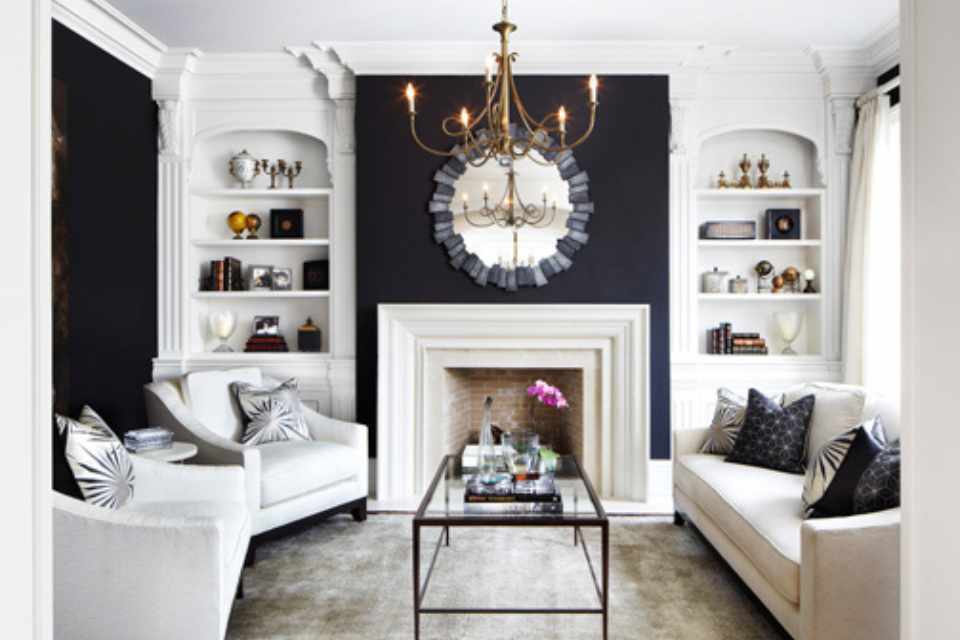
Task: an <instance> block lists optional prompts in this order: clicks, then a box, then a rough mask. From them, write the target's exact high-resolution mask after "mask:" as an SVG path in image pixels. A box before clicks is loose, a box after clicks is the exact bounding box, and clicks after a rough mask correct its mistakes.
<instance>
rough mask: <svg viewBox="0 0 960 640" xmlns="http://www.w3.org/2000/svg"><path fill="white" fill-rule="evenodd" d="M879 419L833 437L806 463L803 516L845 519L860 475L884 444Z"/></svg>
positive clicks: (871, 420) (851, 508) (850, 507)
mask: <svg viewBox="0 0 960 640" xmlns="http://www.w3.org/2000/svg"><path fill="white" fill-rule="evenodd" d="M886 441H887V438H886V434H885V433H884V430H883V425H882V424H881V422H880V418H879V417H877V418H871V419H870V420H867V421H866V422H864V423H863V424H860V425H858V426H856V427H854V428H853V429H848V430H847V431H845V432H843V433H841V434H840V435H838V436H836V437H835V438H833V439H832V440H830V441H829V442H828V443H826V444H825V445H823V447H822V448H821V449H820V451H818V452H817V454H816V455H815V456H814V457H813V459H812V460H811V461H810V468H809V469H807V477H806V479H805V481H804V483H803V506H804V509H805V511H806V515H807V517H808V518H809V517H818V518H827V517H835V516H848V515H851V514H852V513H853V510H854V494H855V491H856V488H857V486H858V483H859V482H860V481H861V479H862V476H863V474H864V472H865V471H866V470H867V469H868V468H869V467H870V466H871V465H872V463H873V461H874V459H875V458H876V457H877V455H878V454H879V453H880V452H882V451H883V448H884V446H885V445H886Z"/></svg>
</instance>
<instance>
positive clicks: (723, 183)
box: [717, 171, 730, 189]
mask: <svg viewBox="0 0 960 640" xmlns="http://www.w3.org/2000/svg"><path fill="white" fill-rule="evenodd" d="M729 186H730V183H729V182H727V174H726V173H724V172H723V171H721V172H720V175H718V176H717V189H726V188H727V187H729Z"/></svg>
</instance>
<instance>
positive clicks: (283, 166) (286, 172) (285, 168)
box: [277, 160, 303, 189]
mask: <svg viewBox="0 0 960 640" xmlns="http://www.w3.org/2000/svg"><path fill="white" fill-rule="evenodd" d="M277 165H279V167H280V174H281V175H283V176H286V178H287V182H288V188H290V189H293V179H294V178H296V177H297V176H299V175H300V170H301V169H302V168H303V162H301V161H300V160H297V161H296V162H294V163H293V165H292V166H291V165H288V164H287V161H286V160H277Z"/></svg>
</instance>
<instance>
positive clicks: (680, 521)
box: [673, 511, 687, 527]
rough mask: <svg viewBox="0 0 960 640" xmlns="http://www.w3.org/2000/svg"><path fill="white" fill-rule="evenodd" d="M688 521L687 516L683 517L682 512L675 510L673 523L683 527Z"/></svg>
mask: <svg viewBox="0 0 960 640" xmlns="http://www.w3.org/2000/svg"><path fill="white" fill-rule="evenodd" d="M686 523H687V520H686V518H684V517H683V514H682V513H680V512H679V511H674V512H673V524H675V525H676V526H678V527H682V526H683V525H685V524H686Z"/></svg>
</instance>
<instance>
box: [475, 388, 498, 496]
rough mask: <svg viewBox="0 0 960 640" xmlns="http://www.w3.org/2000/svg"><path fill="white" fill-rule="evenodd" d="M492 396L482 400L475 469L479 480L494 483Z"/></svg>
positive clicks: (495, 462) (495, 453) (495, 470)
mask: <svg viewBox="0 0 960 640" xmlns="http://www.w3.org/2000/svg"><path fill="white" fill-rule="evenodd" d="M492 421H493V398H491V397H490V396H487V398H486V400H484V401H483V421H482V422H481V423H480V456H479V460H478V464H477V467H478V469H477V471H478V472H479V473H480V482H482V483H483V484H494V483H495V482H496V481H497V467H498V466H499V465H498V464H497V463H498V460H497V451H496V448H495V447H494V443H493V425H492Z"/></svg>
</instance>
